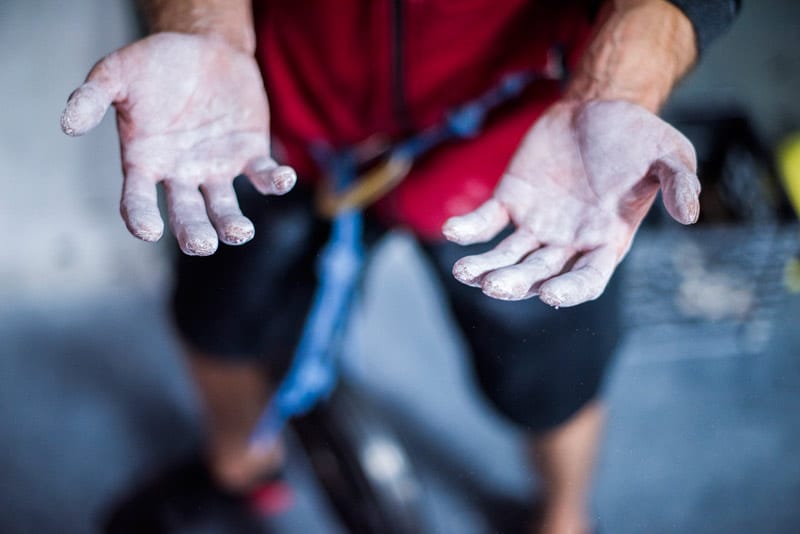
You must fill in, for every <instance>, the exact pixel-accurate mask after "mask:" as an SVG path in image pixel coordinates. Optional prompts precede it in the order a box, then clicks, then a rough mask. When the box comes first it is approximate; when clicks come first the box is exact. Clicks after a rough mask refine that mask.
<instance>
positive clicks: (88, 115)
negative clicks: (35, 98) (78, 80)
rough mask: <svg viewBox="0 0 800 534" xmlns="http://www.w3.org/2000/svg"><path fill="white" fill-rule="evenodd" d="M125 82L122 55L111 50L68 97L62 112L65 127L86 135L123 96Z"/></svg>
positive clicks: (66, 130)
mask: <svg viewBox="0 0 800 534" xmlns="http://www.w3.org/2000/svg"><path fill="white" fill-rule="evenodd" d="M121 92H122V82H121V80H120V76H119V67H118V58H117V56H116V54H111V55H110V56H107V57H105V58H103V59H101V60H100V61H99V62H98V63H97V65H95V66H94V68H92V70H91V72H89V75H88V76H87V77H86V82H85V83H84V84H83V85H81V86H80V87H78V88H77V89H76V90H75V91H74V92H73V93H72V94H71V95H70V96H69V99H68V100H67V106H66V107H65V108H64V112H63V113H62V114H61V129H62V130H63V131H64V133H65V134H67V135H71V136H77V135H83V134H85V133H86V132H88V131H89V130H91V129H92V128H94V127H95V126H97V125H98V124H99V123H100V121H101V120H103V116H105V114H106V111H107V110H108V108H109V106H110V105H111V104H112V103H113V102H116V101H118V100H120V99H121V96H120V95H121Z"/></svg>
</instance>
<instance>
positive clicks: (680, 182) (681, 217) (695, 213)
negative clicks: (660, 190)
mask: <svg viewBox="0 0 800 534" xmlns="http://www.w3.org/2000/svg"><path fill="white" fill-rule="evenodd" d="M699 195H700V183H699V181H698V180H697V177H696V176H694V175H692V176H687V177H681V178H680V179H676V180H675V184H674V186H673V188H672V191H671V195H670V196H665V197H664V203H665V205H666V207H667V211H668V212H669V214H670V215H671V216H672V218H673V219H675V220H676V221H678V222H679V223H681V224H685V225H689V224H694V223H696V222H697V220H698V219H699V217H700V197H699Z"/></svg>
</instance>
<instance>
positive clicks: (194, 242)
mask: <svg viewBox="0 0 800 534" xmlns="http://www.w3.org/2000/svg"><path fill="white" fill-rule="evenodd" d="M177 237H178V245H179V246H180V248H181V251H183V253H184V254H186V255H187V256H211V255H212V254H214V252H216V251H217V248H218V246H219V240H218V238H217V234H216V233H215V232H213V231H209V229H208V228H206V227H205V225H202V226H201V227H199V228H198V227H194V226H189V227H187V228H186V229H185V231H184V232H182V233H181V234H180V235H178V236H177Z"/></svg>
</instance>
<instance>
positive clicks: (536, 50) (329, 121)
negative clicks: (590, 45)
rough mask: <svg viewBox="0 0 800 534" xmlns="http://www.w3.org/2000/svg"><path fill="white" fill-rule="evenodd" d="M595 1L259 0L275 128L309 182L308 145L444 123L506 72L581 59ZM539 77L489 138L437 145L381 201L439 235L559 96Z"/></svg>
mask: <svg viewBox="0 0 800 534" xmlns="http://www.w3.org/2000/svg"><path fill="white" fill-rule="evenodd" d="M590 3H591V2H586V1H578V0H576V1H568V0H567V1H560V2H547V1H538V2H537V1H533V0H261V1H259V0H256V2H255V8H256V9H255V13H256V35H257V37H258V51H257V56H258V59H259V62H260V64H261V67H262V71H263V73H264V81H265V85H266V87H267V93H268V95H269V98H270V109H271V112H272V123H271V128H272V133H273V135H274V137H275V140H276V141H277V144H278V145H279V146H280V147H281V149H282V150H283V151H284V154H283V156H284V159H285V160H286V162H287V163H289V164H291V165H293V166H295V168H296V169H297V171H298V173H299V174H300V176H301V177H302V178H311V179H313V177H314V176H315V175H316V174H317V169H316V168H315V166H314V163H313V160H312V159H311V157H310V155H309V152H308V148H309V146H310V145H311V144H312V143H313V142H314V141H319V140H324V141H326V142H327V143H329V144H331V145H333V146H334V147H342V146H350V145H353V144H357V143H358V142H360V141H363V140H364V139H366V138H368V137H370V136H371V135H373V134H375V133H382V134H386V135H389V136H391V137H393V138H398V139H399V138H402V136H403V135H405V134H407V133H409V132H413V131H415V130H418V129H421V128H423V127H425V126H428V125H431V124H433V123H436V122H438V121H440V120H441V119H442V117H443V115H444V114H445V113H446V112H447V111H448V110H450V109H452V108H454V107H456V106H458V105H460V104H463V103H465V102H468V101H470V100H472V99H474V98H475V97H477V96H479V95H481V94H482V93H484V92H485V91H486V90H487V89H489V88H490V87H493V86H494V85H495V84H496V83H497V82H498V81H499V80H500V79H501V78H502V77H503V76H504V75H505V74H507V73H509V72H518V71H521V70H524V69H534V70H539V71H542V72H544V71H546V70H548V69H552V66H553V65H552V63H553V61H554V58H556V57H557V56H555V55H554V51H555V50H556V48H557V49H559V50H562V51H564V52H565V53H566V57H567V59H568V63H570V62H573V61H574V59H575V57H576V56H577V54H578V53H579V49H580V46H581V45H582V43H583V42H584V41H585V38H586V36H587V34H588V30H589V8H588V4H590ZM558 91H559V84H558V83H556V82H537V83H536V84H534V86H533V87H531V88H530V89H529V90H528V91H527V92H526V94H525V95H523V97H522V98H520V99H519V100H518V101H517V102H515V103H514V104H513V105H508V106H505V107H504V108H503V109H500V110H497V111H496V112H494V113H493V114H492V116H491V118H490V120H489V121H488V123H487V124H486V126H485V128H484V131H483V133H482V134H481V135H480V136H479V137H477V138H474V139H470V140H468V141H459V142H456V143H451V144H449V145H447V146H444V147H441V148H439V149H437V150H436V151H435V152H434V153H432V154H430V155H428V156H426V157H425V158H424V159H422V160H420V161H418V162H417V164H416V165H415V166H414V169H413V171H412V173H411V175H409V177H408V178H407V179H406V180H405V181H404V182H403V183H402V184H401V185H400V186H399V187H398V188H397V189H396V190H395V191H393V192H392V193H390V194H389V195H388V196H387V197H385V198H384V199H383V200H382V201H381V202H380V203H379V204H378V206H377V207H376V211H377V212H378V214H379V215H380V216H381V217H383V218H384V219H385V220H386V221H387V222H391V223H400V224H404V225H407V226H409V227H410V228H411V229H413V230H414V231H415V232H416V233H417V234H419V235H420V236H422V237H425V238H438V237H440V235H441V233H440V228H441V225H442V223H443V222H444V221H445V220H446V219H447V218H448V217H449V216H451V215H454V214H461V213H464V212H466V211H469V210H470V209H473V208H474V207H476V206H477V205H478V204H479V203H480V202H482V201H484V200H485V199H486V198H488V196H489V195H490V193H491V190H492V189H493V188H494V186H495V184H496V183H497V180H498V179H499V178H500V176H501V174H502V172H503V169H504V168H505V166H506V165H507V163H508V161H509V159H510V157H511V156H512V154H513V153H514V150H515V149H516V147H517V146H518V144H519V142H520V141H521V139H522V137H523V135H524V133H525V131H526V130H527V129H528V128H529V127H530V125H531V124H532V123H533V122H534V121H535V120H536V118H537V117H538V116H539V115H540V114H541V112H542V111H543V110H544V109H545V108H546V107H547V106H548V105H549V104H550V103H552V102H553V100H554V99H555V98H557V96H558Z"/></svg>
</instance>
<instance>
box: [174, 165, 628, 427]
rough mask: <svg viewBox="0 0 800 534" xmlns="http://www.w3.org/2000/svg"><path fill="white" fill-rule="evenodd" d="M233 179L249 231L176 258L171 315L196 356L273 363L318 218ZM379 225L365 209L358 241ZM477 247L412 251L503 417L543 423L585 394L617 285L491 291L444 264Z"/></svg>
mask: <svg viewBox="0 0 800 534" xmlns="http://www.w3.org/2000/svg"><path fill="white" fill-rule="evenodd" d="M236 185H237V191H238V193H239V196H240V201H241V204H242V208H243V211H244V212H245V214H246V215H247V216H248V217H250V218H251V220H252V221H253V223H254V224H255V226H256V235H255V238H254V239H253V241H251V242H250V243H248V244H246V245H244V246H241V247H227V246H222V247H220V249H219V251H218V252H217V253H216V254H214V255H213V256H210V257H204V258H197V257H189V256H184V255H181V256H180V258H179V260H178V264H177V265H178V276H177V284H176V289H175V294H174V300H173V303H174V313H175V320H176V324H177V326H178V329H179V330H180V332H181V334H182V335H183V337H184V340H185V341H186V342H187V343H188V344H189V345H190V346H191V347H193V348H194V349H197V350H200V351H203V352H204V353H206V354H208V355H211V356H214V357H219V358H225V359H235V358H239V359H245V358H246V359H253V358H258V359H262V361H264V363H265V364H266V363H270V364H273V365H277V366H279V368H285V366H286V364H287V363H288V361H289V359H290V358H291V355H292V354H293V351H294V347H295V344H296V343H297V341H298V339H299V336H300V331H301V328H302V325H303V321H304V318H305V315H306V312H307V309H308V307H309V304H310V301H311V297H312V295H313V293H314V290H315V286H316V276H315V261H316V257H317V253H318V251H319V249H320V247H321V246H322V245H323V244H324V243H325V241H326V240H327V237H328V224H327V223H326V222H324V221H322V220H320V219H318V218H316V217H315V216H314V214H313V209H312V204H311V201H310V198H309V195H308V194H307V193H305V192H303V191H302V190H296V191H293V192H291V193H289V194H288V195H286V196H285V197H279V198H276V197H266V198H265V197H263V196H260V195H258V194H257V193H255V192H254V191H253V190H252V188H251V187H250V186H249V185H248V184H247V183H246V182H244V180H242V179H241V178H240V179H238V180H237V184H236ZM382 233H383V229H382V228H380V227H379V226H378V225H377V223H375V222H374V221H370V220H369V218H367V236H368V239H367V241H368V244H369V242H374V241H375V240H376V238H377V237H379V236H380V234H382ZM489 246H491V245H486V244H484V245H476V246H472V247H461V246H458V245H454V244H451V243H447V242H441V243H434V244H423V246H422V249H423V251H424V252H425V256H426V257H427V259H428V260H429V261H430V262H431V263H432V265H433V266H434V267H435V271H436V272H437V273H438V278H439V279H440V282H441V284H442V286H443V287H444V289H445V294H446V296H447V299H448V301H449V304H450V309H451V310H452V314H453V318H454V319H455V321H456V322H457V324H458V325H459V326H460V327H461V331H462V332H463V335H464V336H465V338H466V340H467V342H468V344H469V346H470V348H471V349H472V350H471V352H472V362H473V367H474V369H475V375H476V377H477V380H478V382H479V384H480V386H481V389H482V390H483V392H484V393H485V395H486V397H487V398H488V399H489V400H490V401H491V402H492V404H494V406H495V407H496V408H497V409H498V410H499V411H500V412H501V413H503V414H504V415H506V416H507V417H509V418H510V419H511V420H512V421H514V422H516V423H517V424H519V425H522V426H524V427H526V429H528V430H529V431H532V432H543V431H546V430H548V429H550V428H552V427H554V426H557V425H559V424H560V423H562V422H564V421H565V420H567V419H568V418H569V417H570V416H572V415H573V414H574V413H575V412H577V411H578V410H579V409H580V408H581V407H582V406H584V405H585V404H586V403H587V402H588V401H590V400H592V399H593V398H594V397H595V396H596V394H597V391H598V389H599V387H600V383H601V380H602V377H603V373H604V369H605V367H606V365H607V363H608V361H609V359H610V356H611V355H612V353H613V351H614V347H615V345H616V342H617V339H618V336H619V331H620V328H619V320H618V316H619V310H618V300H619V299H618V295H617V294H618V290H617V285H618V284H616V283H615V282H614V281H612V283H611V284H610V286H609V287H608V289H607V290H606V292H605V294H604V295H603V296H602V297H601V298H600V299H598V300H596V301H594V302H590V303H587V304H582V305H580V306H577V307H575V308H568V309H561V310H554V309H552V308H550V307H549V306H547V305H545V304H543V303H541V302H540V301H539V300H538V299H530V300H525V301H521V302H503V301H499V300H495V299H491V298H489V297H487V296H485V295H483V293H481V291H480V290H479V289H476V288H472V287H467V286H464V285H462V284H460V283H459V282H457V281H456V280H455V279H454V278H453V276H452V274H451V268H452V266H453V263H454V262H455V261H456V260H457V259H458V258H460V257H462V256H464V255H467V254H475V253H478V252H481V251H485V250H488V249H489Z"/></svg>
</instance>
